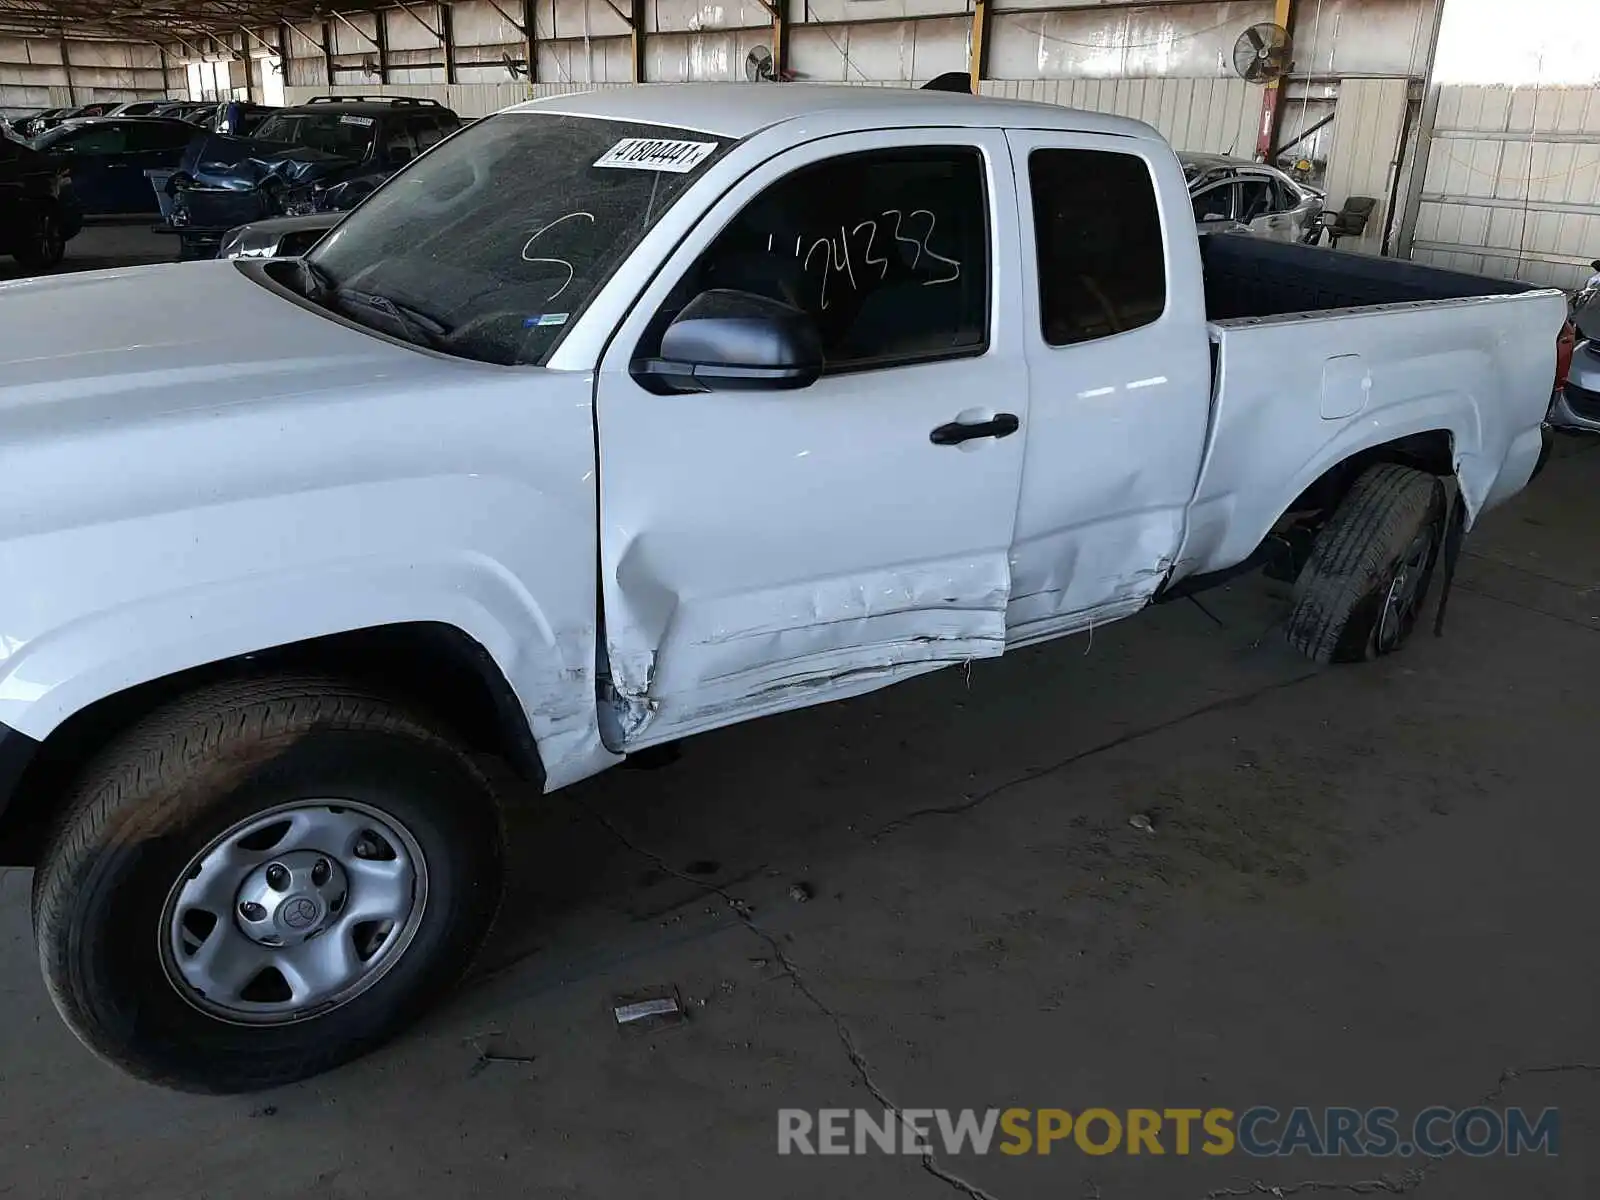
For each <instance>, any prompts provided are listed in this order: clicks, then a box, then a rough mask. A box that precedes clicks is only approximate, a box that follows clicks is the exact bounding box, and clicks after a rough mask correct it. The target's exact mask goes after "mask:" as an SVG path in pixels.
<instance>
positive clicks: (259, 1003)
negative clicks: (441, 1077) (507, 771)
mask: <svg viewBox="0 0 1600 1200" xmlns="http://www.w3.org/2000/svg"><path fill="white" fill-rule="evenodd" d="M500 880H501V838H500V827H499V821H498V817H497V812H496V808H495V804H494V798H493V796H492V794H491V791H490V788H489V785H488V783H487V781H486V780H485V779H484V777H483V775H482V774H481V773H480V772H479V771H478V770H477V768H476V767H475V766H474V765H473V764H472V762H471V761H470V759H469V758H468V757H467V755H466V754H465V753H464V752H462V751H461V750H460V749H458V748H457V747H456V746H455V745H454V744H453V743H451V742H450V741H448V740H447V739H445V738H443V737H441V736H440V735H439V734H438V733H436V732H435V731H433V730H432V729H431V728H430V727H429V726H428V725H427V724H425V723H424V722H422V721H420V720H419V719H418V718H416V717H415V716H413V715H411V714H409V713H407V712H405V711H404V710H403V709H401V708H399V707H398V706H396V705H394V704H392V703H391V702H389V701H387V700H385V699H383V698H381V697H378V696H374V695H372V694H370V693H366V692H363V691H361V690H360V689H357V688H353V687H350V686H347V685H342V684H339V683H336V682H332V681H328V680H314V679H312V680H307V679H300V680H293V679H280V680H270V681H255V682H247V683H234V684H228V685H224V686H221V687H216V688H212V689H208V690H206V691H204V692H201V693H197V694H196V695H195V696H193V697H191V698H190V699H188V700H185V701H183V702H180V703H179V704H178V705H175V706H173V707H172V708H169V709H167V710H164V711H161V712H158V713H156V714H154V715H152V716H151V717H149V718H148V719H147V720H146V721H145V722H144V723H143V724H142V725H141V726H139V727H136V728H135V729H133V730H132V731H130V732H129V733H128V734H126V735H125V736H124V737H122V738H121V739H120V740H118V741H117V742H116V743H115V744H113V745H112V746H110V747H108V748H107V750H106V751H105V752H104V753H103V754H102V755H101V756H100V758H99V760H98V761H97V762H95V763H94V764H92V765H91V766H90V767H89V769H88V770H87V772H86V774H85V777H84V779H83V781H82V784H81V786H80V787H79V789H78V791H77V795H76V798H75V801H74V802H73V804H72V805H71V807H70V808H69V810H68V812H67V814H66V815H65V817H64V818H63V820H62V822H61V825H60V827H59V829H58V830H57V831H56V834H55V836H54V838H53V840H52V844H51V846H50V847H49V849H48V850H47V851H46V853H45V855H44V857H43V860H42V862H41V865H40V867H39V870H38V872H37V874H36V876H35V879H34V928H35V932H36V935H37V938H38V943H39V955H40V961H41V964H42V966H43V969H44V975H45V982H46V984H47V986H48V987H49V990H50V994H51V997H52V998H53V999H54V1000H55V1002H56V1006H57V1008H58V1009H59V1010H60V1011H61V1014H62V1016H63V1018H65V1020H66V1021H67V1024H68V1025H69V1026H70V1027H71V1028H72V1030H73V1032H74V1033H76V1034H77V1035H78V1037H79V1038H80V1039H81V1040H82V1041H83V1042H84V1043H85V1044H86V1045H87V1046H89V1048H90V1049H92V1050H94V1051H95V1052H96V1053H98V1054H99V1055H101V1056H102V1057H103V1058H106V1059H108V1060H109V1061H111V1062H112V1063H114V1064H115V1065H117V1066H119V1067H121V1068H123V1069H124V1070H126V1071H128V1072H130V1073H132V1074H133V1075H136V1076H138V1077H140V1078H143V1079H147V1080H150V1081H152V1082H156V1083H160V1084H163V1085H166V1086H170V1087H176V1088H181V1089H184V1090H190V1091H206V1092H237V1091H247V1090H252V1089H257V1088H265V1087H272V1086H276V1085H278V1084H283V1083H289V1082H291V1081H293V1080H296V1079H301V1078H304V1077H306V1076H309V1075H314V1074H317V1073H318V1072H321V1071H324V1070H327V1069H329V1068H331V1067H333V1066H336V1065H338V1064H339V1063H342V1062H345V1061H347V1060H349V1059H351V1058H354V1057H356V1056H357V1055H360V1054H362V1053H364V1052H365V1051H367V1050H369V1049H371V1048H372V1047H374V1046H376V1045H378V1044H379V1043H381V1042H382V1041H384V1040H386V1039H387V1038H389V1037H391V1036H392V1035H394V1034H395V1033H397V1032H399V1031H400V1030H401V1029H403V1028H405V1026H406V1025H408V1024H409V1023H410V1022H411V1021H412V1020H414V1019H415V1018H416V1017H417V1016H418V1015H420V1013H421V1012H422V1011H423V1010H424V1009H425V1008H426V1007H427V1006H428V1005H429V1003H431V1002H432V1001H433V1000H434V999H436V998H437V997H438V996H439V995H440V994H442V993H443V992H444V991H445V990H446V989H448V988H449V987H450V986H451V985H452V984H453V983H454V982H455V981H456V980H457V979H458V978H459V977H460V975H461V974H462V973H463V972H464V971H465V969H466V968H467V966H468V965H469V963H470V961H471V959H472V957H473V955H474V954H475V953H476V951H477V949H478V946H479V945H480V944H481V942H482V939H483V937H484V935H485V933H486V932H487V930H488V927H489V923H490V920H491V919H492V917H493V915H494V911H495V907H496V905H497V903H498V899H499V894H500Z"/></svg>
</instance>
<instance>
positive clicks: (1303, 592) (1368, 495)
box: [1288, 463, 1445, 663]
mask: <svg viewBox="0 0 1600 1200" xmlns="http://www.w3.org/2000/svg"><path fill="white" fill-rule="evenodd" d="M1444 527H1445V495H1444V485H1443V484H1442V483H1441V482H1440V480H1439V478H1438V476H1436V475H1430V474H1428V473H1427V472H1426V471H1418V470H1414V469H1413V468H1411V467H1403V466H1400V465H1398V464H1396V463H1380V464H1379V465H1377V466H1374V467H1370V468H1368V469H1367V470H1366V471H1365V472H1364V473H1363V474H1362V475H1361V476H1360V478H1358V479H1357V480H1356V481H1355V484H1354V485H1353V486H1352V487H1351V489H1350V491H1349V492H1348V493H1346V495H1345V497H1344V499H1343V500H1342V501H1341V502H1340V503H1339V506H1338V508H1336V509H1335V510H1334V512H1333V515H1332V516H1331V517H1330V518H1329V519H1328V522H1327V524H1326V525H1324V526H1323V527H1322V529H1321V531H1320V532H1319V533H1318V534H1317V538H1316V541H1315V542H1314V543H1313V545H1312V548H1311V557H1310V559H1309V561H1307V563H1306V565H1305V569H1304V570H1302V571H1301V572H1300V576H1299V578H1298V579H1297V580H1296V581H1295V600H1294V610H1293V612H1292V613H1291V614H1290V616H1289V626H1288V636H1289V643H1290V644H1291V645H1292V646H1294V648H1295V649H1296V650H1299V651H1300V652H1301V653H1302V654H1304V655H1306V656H1307V657H1308V658H1311V659H1314V660H1316V661H1317V662H1322V663H1326V662H1359V661H1362V660H1364V659H1371V658H1377V657H1379V656H1380V655H1384V654H1390V653H1392V652H1393V651H1395V650H1398V649H1399V648H1400V647H1401V646H1402V645H1404V644H1405V642H1406V640H1407V639H1408V638H1409V637H1410V636H1411V632H1412V630H1413V629H1415V627H1416V624H1417V620H1418V618H1419V617H1420V615H1421V613H1422V607H1423V604H1424V602H1425V601H1426V600H1427V595H1428V585H1429V583H1430V582H1431V581H1432V578H1433V567H1434V563H1435V561H1436V560H1437V558H1438V554H1439V547H1440V545H1441V544H1442V542H1443V540H1444Z"/></svg>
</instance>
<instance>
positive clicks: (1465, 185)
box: [1412, 85, 1600, 288]
mask: <svg viewBox="0 0 1600 1200" xmlns="http://www.w3.org/2000/svg"><path fill="white" fill-rule="evenodd" d="M1412 257H1413V258H1415V259H1417V260H1418V261H1420V262H1432V263H1436V264H1438V265H1439V266H1446V267H1453V268H1455V269H1457V270H1462V271H1475V272H1482V273H1484V274H1489V275H1504V276H1510V277H1514V278H1517V279H1526V280H1528V281H1530V282H1534V283H1547V284H1554V285H1556V286H1558V287H1569V288H1570V287H1574V286H1576V285H1577V284H1579V283H1580V282H1581V281H1582V280H1583V279H1584V278H1585V277H1586V276H1588V275H1589V274H1591V273H1592V269H1591V268H1590V267H1589V262H1590V260H1592V259H1594V258H1597V257H1600V87H1565V88H1529V87H1525V88H1509V87H1478V86H1467V85H1459V86H1450V87H1445V88H1442V89H1441V91H1440V96H1439V108H1438V114H1437V116H1436V118H1435V120H1434V131H1433V139H1432V144H1431V146H1430V149H1429V152H1428V170H1427V175H1426V178H1425V180H1424V182H1423V192H1422V205H1421V208H1420V210H1419V212H1418V215H1417V225H1416V233H1415V240H1414V241H1413V243H1412Z"/></svg>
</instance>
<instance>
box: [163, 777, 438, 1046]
mask: <svg viewBox="0 0 1600 1200" xmlns="http://www.w3.org/2000/svg"><path fill="white" fill-rule="evenodd" d="M427 900H428V868H427V862H426V860H425V859H424V857H423V854H422V849H421V847H420V846H418V845H417V841H416V839H415V838H414V837H412V836H411V833H410V832H409V831H408V830H407V829H406V828H405V827H404V826H403V825H400V824H399V823H398V822H395V821H394V820H393V818H389V819H385V818H384V817H382V816H380V815H379V814H378V813H377V812H376V811H375V810H373V809H370V808H368V807H366V806H365V805H360V804H351V803H349V802H348V801H346V802H336V801H331V800H316V801H306V802H304V803H300V804H292V805H289V806H287V807H285V808H282V809H278V810H276V811H273V812H268V813H265V814H263V815H261V816H257V817H252V818H249V819H248V820H245V821H242V822H240V823H238V824H237V825H235V826H234V827H233V828H232V829H230V830H228V831H227V832H226V833H225V834H223V835H222V836H221V837H220V838H218V839H217V840H216V841H215V842H213V843H212V844H211V845H210V846H208V847H207V848H206V849H205V850H203V851H201V852H200V853H199V854H197V855H196V856H195V857H194V859H193V861H191V862H190V863H189V865H188V866H187V867H186V868H185V869H184V871H183V873H182V875H181V876H180V877H179V879H178V881H177V882H176V883H175V884H174V885H173V887H172V891H171V893H170V894H169V895H168V897H167V903H166V905H165V907H164V909H163V913H162V920H161V927H162V929H163V930H164V932H165V934H166V940H165V944H164V945H163V947H162V953H163V965H164V966H165V967H166V968H167V979H168V981H169V982H170V983H171V984H172V985H173V987H175V988H177V989H178V991H179V992H180V994H182V995H183V997H184V998H185V999H187V1000H188V1001H189V1002H190V1003H192V1004H194V1005H195V1006H196V1007H198V1008H200V1009H201V1010H202V1011H204V1012H207V1013H210V1014H211V1015H213V1016H216V1017H220V1018H222V1019H223V1020H227V1021H241V1022H245V1023H249V1024H274V1023H278V1022H282V1021H298V1020H302V1019H304V1018H305V1017H308V1016H312V1015H315V1014H316V1013H319V1012H327V1011H328V1010H330V1009H332V1008H336V1007H338V1006H339V1005H341V1004H345V1003H348V1002H349V1001H351V1000H353V999H355V998H356V997H357V996H359V995H360V994H361V993H362V992H363V991H365V990H366V989H367V988H369V987H371V986H372V985H373V984H375V983H376V982H377V981H378V980H379V979H381V978H382V977H383V974H384V972H385V971H386V970H387V969H388V968H389V967H390V966H391V965H393V964H394V963H395V962H396V961H398V960H399V958H400V956H401V955H403V954H404V953H405V951H406V947H407V946H409V945H410V944H411V939H412V938H413V937H414V936H415V935H416V932H417V926H418V924H419V923H420V922H421V920H422V914H423V912H424V910H425V908H426V906H427Z"/></svg>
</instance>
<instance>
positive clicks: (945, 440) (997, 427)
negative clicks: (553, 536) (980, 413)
mask: <svg viewBox="0 0 1600 1200" xmlns="http://www.w3.org/2000/svg"><path fill="white" fill-rule="evenodd" d="M1021 424H1022V422H1021V421H1019V420H1017V415H1016V414H1015V413H995V415H994V416H993V417H991V418H990V419H989V420H987V421H975V422H973V423H972V424H970V425H969V424H963V423H962V422H960V421H951V422H950V423H949V424H948V425H941V426H939V427H938V428H937V429H935V430H934V431H933V432H932V433H930V434H929V435H928V440H929V441H930V442H932V443H933V444H934V445H935V446H959V445H960V444H961V443H962V442H966V441H970V440H972V439H973V438H983V437H992V438H1003V437H1010V436H1011V435H1012V434H1013V433H1015V432H1016V431H1017V429H1018V428H1019V427H1020V426H1021Z"/></svg>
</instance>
